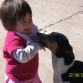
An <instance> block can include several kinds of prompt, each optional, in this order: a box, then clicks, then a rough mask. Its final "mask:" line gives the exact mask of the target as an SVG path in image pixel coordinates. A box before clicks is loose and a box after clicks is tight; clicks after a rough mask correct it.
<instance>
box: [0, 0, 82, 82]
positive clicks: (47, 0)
mask: <svg viewBox="0 0 83 83" xmlns="http://www.w3.org/2000/svg"><path fill="white" fill-rule="evenodd" d="M2 1H3V0H0V4H1V2H2ZM26 1H27V2H28V3H29V4H30V6H31V8H32V11H33V21H34V24H36V25H37V26H38V28H39V29H42V30H47V31H50V32H52V31H56V32H61V33H63V34H65V35H66V36H67V37H68V39H69V41H70V44H71V45H72V47H73V51H74V54H75V57H76V59H77V60H81V61H83V50H82V47H83V0H41V1H40V0H26ZM5 33H6V31H5V30H4V29H3V26H2V25H1V23H0V35H1V36H0V83H4V72H5V61H4V59H3V57H2V47H3V41H4V37H5ZM39 54H40V55H39V58H40V61H39V62H40V65H39V75H40V78H41V80H42V82H43V83H53V69H52V61H51V60H52V59H51V52H50V51H49V50H48V49H46V51H42V50H41V51H39Z"/></svg>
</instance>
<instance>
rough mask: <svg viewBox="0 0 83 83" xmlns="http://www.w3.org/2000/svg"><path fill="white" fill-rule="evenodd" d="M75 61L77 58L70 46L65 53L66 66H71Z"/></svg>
mask: <svg viewBox="0 0 83 83" xmlns="http://www.w3.org/2000/svg"><path fill="white" fill-rule="evenodd" d="M74 59H75V56H74V53H73V48H72V46H71V45H70V44H69V45H68V46H67V48H66V49H65V51H64V63H65V65H69V64H71V63H72V62H73V60H74Z"/></svg>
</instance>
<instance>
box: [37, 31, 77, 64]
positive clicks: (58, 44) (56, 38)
mask: <svg viewBox="0 0 83 83" xmlns="http://www.w3.org/2000/svg"><path fill="white" fill-rule="evenodd" d="M37 39H38V42H39V43H40V44H42V45H43V46H45V47H46V48H48V49H49V50H51V52H52V53H53V54H55V55H56V56H57V57H58V58H62V57H63V58H64V59H65V64H66V65H69V64H70V63H71V62H72V61H73V59H74V58H75V57H74V54H73V49H72V46H71V45H70V44H69V41H68V39H67V37H66V36H65V35H63V34H61V33H57V32H52V33H50V34H43V33H37Z"/></svg>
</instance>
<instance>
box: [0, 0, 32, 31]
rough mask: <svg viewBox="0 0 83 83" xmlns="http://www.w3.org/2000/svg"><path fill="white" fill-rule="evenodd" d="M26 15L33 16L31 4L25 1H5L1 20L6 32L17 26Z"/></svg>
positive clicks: (1, 11) (0, 11) (0, 12)
mask: <svg viewBox="0 0 83 83" xmlns="http://www.w3.org/2000/svg"><path fill="white" fill-rule="evenodd" d="M26 13H28V14H29V15H32V11H31V8H30V6H29V4H28V3H27V2H26V1H24V0H5V1H4V2H3V3H2V5H1V7H0V19H1V21H2V24H3V26H4V28H5V29H6V30H9V29H11V27H13V26H15V25H16V21H17V20H19V19H21V18H22V17H24V16H25V15H26Z"/></svg>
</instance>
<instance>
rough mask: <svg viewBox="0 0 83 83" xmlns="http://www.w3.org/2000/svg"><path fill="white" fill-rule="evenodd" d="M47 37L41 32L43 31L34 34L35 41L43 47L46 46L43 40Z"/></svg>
mask: <svg viewBox="0 0 83 83" xmlns="http://www.w3.org/2000/svg"><path fill="white" fill-rule="evenodd" d="M46 38H47V35H46V34H43V33H39V32H38V33H37V36H36V41H37V42H38V43H39V44H41V45H42V46H44V47H47V42H46V41H45V40H46Z"/></svg>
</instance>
